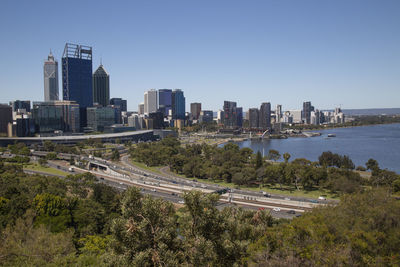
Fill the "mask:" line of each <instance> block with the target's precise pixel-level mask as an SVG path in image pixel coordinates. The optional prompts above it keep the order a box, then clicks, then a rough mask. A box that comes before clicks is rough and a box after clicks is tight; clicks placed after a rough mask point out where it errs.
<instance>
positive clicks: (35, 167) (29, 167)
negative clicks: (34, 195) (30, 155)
mask: <svg viewBox="0 0 400 267" xmlns="http://www.w3.org/2000/svg"><path fill="white" fill-rule="evenodd" d="M24 169H26V170H32V171H39V172H45V173H49V174H56V175H63V176H66V175H68V174H69V173H67V172H64V171H62V170H58V169H54V168H50V167H43V166H40V165H39V164H38V163H29V164H24Z"/></svg>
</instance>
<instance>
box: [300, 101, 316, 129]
mask: <svg viewBox="0 0 400 267" xmlns="http://www.w3.org/2000/svg"><path fill="white" fill-rule="evenodd" d="M311 111H314V107H313V106H311V102H310V101H308V102H303V110H302V112H301V118H302V119H303V122H304V123H306V124H310V123H311Z"/></svg>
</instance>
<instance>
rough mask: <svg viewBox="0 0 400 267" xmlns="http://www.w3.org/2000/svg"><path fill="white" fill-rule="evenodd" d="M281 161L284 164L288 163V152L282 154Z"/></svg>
mask: <svg viewBox="0 0 400 267" xmlns="http://www.w3.org/2000/svg"><path fill="white" fill-rule="evenodd" d="M283 159H284V160H285V163H288V162H289V159H290V154H289V153H288V152H286V153H284V154H283Z"/></svg>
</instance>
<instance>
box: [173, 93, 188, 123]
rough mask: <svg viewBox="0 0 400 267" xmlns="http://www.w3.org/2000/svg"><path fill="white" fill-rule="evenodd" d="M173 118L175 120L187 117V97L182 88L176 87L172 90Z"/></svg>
mask: <svg viewBox="0 0 400 267" xmlns="http://www.w3.org/2000/svg"><path fill="white" fill-rule="evenodd" d="M171 100H172V101H171V104H172V119H173V120H177V119H180V120H184V119H185V112H186V111H185V106H186V103H185V97H184V96H183V91H182V90H180V89H175V90H173V91H172V98H171Z"/></svg>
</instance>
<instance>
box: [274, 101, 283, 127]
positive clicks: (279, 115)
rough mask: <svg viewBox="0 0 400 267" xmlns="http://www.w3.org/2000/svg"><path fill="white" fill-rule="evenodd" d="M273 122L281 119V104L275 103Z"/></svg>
mask: <svg viewBox="0 0 400 267" xmlns="http://www.w3.org/2000/svg"><path fill="white" fill-rule="evenodd" d="M275 118H276V120H275V122H276V123H280V122H281V120H282V105H276V110H275Z"/></svg>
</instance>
